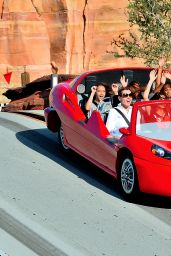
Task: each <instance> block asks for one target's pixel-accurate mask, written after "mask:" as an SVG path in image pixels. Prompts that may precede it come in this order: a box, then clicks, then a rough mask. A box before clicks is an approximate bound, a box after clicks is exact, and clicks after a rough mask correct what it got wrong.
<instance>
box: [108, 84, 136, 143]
mask: <svg viewBox="0 0 171 256" xmlns="http://www.w3.org/2000/svg"><path fill="white" fill-rule="evenodd" d="M132 97H133V95H132V92H131V90H130V89H129V87H128V86H127V87H125V88H121V89H120V90H119V91H118V99H119V101H120V104H118V106H117V107H115V108H111V109H110V111H109V115H108V118H107V122H106V127H107V129H108V131H109V132H110V135H111V138H112V139H115V140H118V139H119V138H120V137H121V135H122V134H121V133H120V132H119V129H120V128H121V127H128V126H129V122H130V119H131V114H132V106H131V102H132ZM109 138H110V136H109Z"/></svg>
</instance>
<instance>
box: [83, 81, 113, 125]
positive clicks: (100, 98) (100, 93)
mask: <svg viewBox="0 0 171 256" xmlns="http://www.w3.org/2000/svg"><path fill="white" fill-rule="evenodd" d="M106 89H107V85H106V84H104V83H102V82H101V83H98V84H97V85H96V86H92V87H91V94H90V97H89V98H88V100H87V102H86V104H85V109H86V111H88V113H87V117H88V118H90V116H91V114H92V112H93V111H94V110H97V111H99V112H100V114H101V116H102V119H103V120H104V121H105V117H106V114H107V113H108V112H109V110H110V108H111V107H112V105H111V103H110V102H104V98H105V96H106Z"/></svg>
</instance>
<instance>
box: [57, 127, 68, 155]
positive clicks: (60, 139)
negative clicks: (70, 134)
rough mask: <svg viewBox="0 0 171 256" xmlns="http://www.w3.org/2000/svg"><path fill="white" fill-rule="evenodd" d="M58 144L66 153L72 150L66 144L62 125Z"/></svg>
mask: <svg viewBox="0 0 171 256" xmlns="http://www.w3.org/2000/svg"><path fill="white" fill-rule="evenodd" d="M58 142H59V145H60V148H61V149H62V151H63V152H65V153H68V152H70V148H69V147H68V146H67V145H66V144H65V134H64V130H63V126H62V124H61V125H60V127H59V130H58Z"/></svg>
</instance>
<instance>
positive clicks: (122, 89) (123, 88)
mask: <svg viewBox="0 0 171 256" xmlns="http://www.w3.org/2000/svg"><path fill="white" fill-rule="evenodd" d="M125 90H129V91H131V90H130V89H129V86H126V87H122V88H121V89H120V90H119V91H118V96H120V97H121V96H122V92H123V91H125Z"/></svg>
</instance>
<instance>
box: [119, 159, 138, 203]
mask: <svg viewBox="0 0 171 256" xmlns="http://www.w3.org/2000/svg"><path fill="white" fill-rule="evenodd" d="M118 181H119V186H120V189H121V193H122V195H123V197H124V198H125V199H126V200H127V201H129V202H136V201H137V200H138V198H139V194H140V191H139V184H138V176H137V171H136V167H135V164H134V161H133V159H132V157H131V156H130V155H129V154H128V155H125V156H124V157H123V158H122V161H121V162H120V167H119V173H118Z"/></svg>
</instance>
